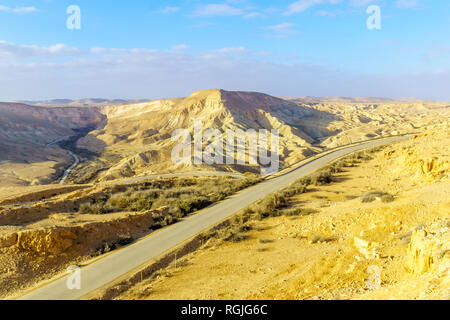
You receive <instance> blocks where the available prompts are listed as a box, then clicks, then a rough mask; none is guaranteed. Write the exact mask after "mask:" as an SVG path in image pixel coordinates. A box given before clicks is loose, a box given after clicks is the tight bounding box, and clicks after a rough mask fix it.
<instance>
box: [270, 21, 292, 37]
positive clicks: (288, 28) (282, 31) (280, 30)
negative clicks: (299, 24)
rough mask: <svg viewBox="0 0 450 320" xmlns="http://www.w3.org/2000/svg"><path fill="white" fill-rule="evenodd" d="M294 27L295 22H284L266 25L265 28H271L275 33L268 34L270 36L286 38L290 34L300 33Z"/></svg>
mask: <svg viewBox="0 0 450 320" xmlns="http://www.w3.org/2000/svg"><path fill="white" fill-rule="evenodd" d="M293 27H295V24H293V23H288V22H283V23H280V24H277V25H272V26H267V27H264V29H267V30H271V31H273V32H274V33H275V34H270V35H268V37H269V38H286V37H288V35H292V34H296V33H298V31H297V30H294V29H293Z"/></svg>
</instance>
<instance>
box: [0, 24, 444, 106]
mask: <svg viewBox="0 0 450 320" xmlns="http://www.w3.org/2000/svg"><path fill="white" fill-rule="evenodd" d="M281 25H283V24H281ZM272 27H273V28H272V29H271V30H273V31H274V32H275V30H280V29H281V30H283V29H285V28H287V29H289V28H290V26H288V25H286V24H284V27H283V26H280V25H277V26H272ZM291 27H292V26H291ZM4 47H5V42H2V43H1V44H0V48H3V51H2V50H0V52H4V51H5V50H4ZM12 47H14V48H16V49H14V50H7V51H6V52H9V55H6V56H3V55H1V54H0V88H2V90H1V93H0V101H8V100H9V101H11V100H38V99H48V98H54V97H63V98H80V97H89V96H101V97H105V98H142V97H146V98H161V97H178V96H183V95H188V94H190V93H191V92H192V91H195V90H199V89H207V88H223V89H228V90H245V91H260V92H266V93H269V94H274V95H281V96H305V95H311V96H384V97H402V96H403V97H404V96H418V97H423V98H429V99H437V100H450V92H449V91H448V90H447V89H448V88H447V87H448V83H449V82H450V70H441V72H438V73H436V72H435V73H433V72H431V71H430V72H424V73H415V74H402V75H396V76H393V75H381V74H379V75H364V74H354V73H350V72H346V71H345V70H340V69H335V68H330V67H324V66H319V65H313V64H306V63H301V62H296V60H292V61H291V60H289V61H286V59H283V62H277V61H278V59H277V57H272V56H265V55H264V53H256V52H252V51H250V50H248V49H246V48H245V47H236V48H222V49H218V50H213V52H211V51H208V52H200V53H197V54H194V53H191V52H186V51H182V50H181V51H179V50H152V49H142V48H135V49H125V48H92V49H90V50H87V51H85V50H79V49H76V48H68V47H67V46H65V45H55V46H49V47H39V46H25V45H13V46H12ZM17 48H19V49H17ZM24 48H26V50H30V51H28V52H26V54H24V52H23V51H22V50H24ZM30 48H31V49H30ZM68 49H69V52H71V50H73V51H75V52H77V54H76V55H73V56H68V57H66V58H65V59H51V60H45V59H42V58H41V56H40V55H39V54H41V55H42V54H43V55H44V56H51V57H55V56H58V57H59V55H63V54H65V53H67V52H66V51H67V50H68ZM26 50H25V51H26ZM214 51H215V52H214ZM30 52H31V53H30ZM13 54H15V55H16V56H15V58H14V57H13V56H12V55H13ZM30 57H36V59H34V60H32V59H30ZM124 84H126V85H124Z"/></svg>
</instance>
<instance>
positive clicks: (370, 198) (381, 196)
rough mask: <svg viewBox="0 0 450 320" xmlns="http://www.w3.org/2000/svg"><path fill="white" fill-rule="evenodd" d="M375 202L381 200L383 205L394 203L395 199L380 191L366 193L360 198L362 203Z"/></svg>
mask: <svg viewBox="0 0 450 320" xmlns="http://www.w3.org/2000/svg"><path fill="white" fill-rule="evenodd" d="M376 200H381V201H382V202H384V203H388V202H392V201H394V200H395V198H394V196H393V195H391V194H389V193H386V192H382V191H372V192H368V193H366V194H365V195H364V196H363V197H362V198H361V201H362V202H363V203H370V202H374V201H376Z"/></svg>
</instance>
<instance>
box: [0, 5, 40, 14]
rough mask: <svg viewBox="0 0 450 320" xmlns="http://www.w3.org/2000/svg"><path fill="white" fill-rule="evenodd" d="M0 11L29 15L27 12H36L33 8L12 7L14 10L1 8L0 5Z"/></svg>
mask: <svg viewBox="0 0 450 320" xmlns="http://www.w3.org/2000/svg"><path fill="white" fill-rule="evenodd" d="M0 11H3V12H11V13H29V12H34V11H36V8H35V7H14V8H10V7H6V6H3V5H0Z"/></svg>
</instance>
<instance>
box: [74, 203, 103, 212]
mask: <svg viewBox="0 0 450 320" xmlns="http://www.w3.org/2000/svg"><path fill="white" fill-rule="evenodd" d="M78 213H79V214H106V213H109V210H108V208H107V207H106V206H105V205H104V204H103V203H94V204H93V203H90V202H85V203H82V204H81V205H80V207H79V209H78Z"/></svg>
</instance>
